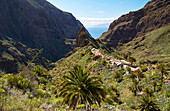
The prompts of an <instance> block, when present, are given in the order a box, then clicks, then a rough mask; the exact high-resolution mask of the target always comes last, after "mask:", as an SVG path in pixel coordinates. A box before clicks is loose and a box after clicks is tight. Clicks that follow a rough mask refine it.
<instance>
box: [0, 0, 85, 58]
mask: <svg viewBox="0 0 170 111" xmlns="http://www.w3.org/2000/svg"><path fill="white" fill-rule="evenodd" d="M82 26H83V25H82V24H81V23H80V21H78V20H76V18H75V17H74V16H73V15H72V14H71V13H68V12H64V11H61V10H60V9H58V8H56V7H55V6H53V5H52V4H50V3H49V2H47V1H46V0H10V1H9V0H1V1H0V33H1V34H3V35H6V36H8V37H12V38H13V39H14V40H15V41H20V42H21V43H23V44H25V45H27V46H28V47H31V48H39V49H41V48H43V49H44V51H43V56H45V57H46V58H47V59H50V60H52V61H56V60H58V59H60V58H62V57H63V56H64V54H66V53H68V52H69V51H70V50H72V48H70V46H69V45H66V44H65V42H64V41H65V40H66V39H75V38H76V36H77V34H78V31H79V29H80V28H81V27H82Z"/></svg>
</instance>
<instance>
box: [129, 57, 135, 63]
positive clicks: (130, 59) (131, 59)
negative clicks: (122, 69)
mask: <svg viewBox="0 0 170 111" xmlns="http://www.w3.org/2000/svg"><path fill="white" fill-rule="evenodd" d="M128 60H129V61H130V62H131V63H132V64H133V62H136V59H135V58H134V57H131V56H129V57H128Z"/></svg>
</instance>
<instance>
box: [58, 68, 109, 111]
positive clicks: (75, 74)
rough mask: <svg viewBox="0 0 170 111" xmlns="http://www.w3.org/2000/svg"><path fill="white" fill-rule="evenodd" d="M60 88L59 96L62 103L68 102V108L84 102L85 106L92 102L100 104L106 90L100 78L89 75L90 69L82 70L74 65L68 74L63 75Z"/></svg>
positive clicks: (74, 107) (89, 105)
mask: <svg viewBox="0 0 170 111" xmlns="http://www.w3.org/2000/svg"><path fill="white" fill-rule="evenodd" d="M63 80H64V81H63V83H62V84H61V88H60V96H63V98H64V99H63V104H68V105H69V108H70V109H76V106H77V105H79V104H85V106H86V108H87V107H90V108H91V105H92V104H98V105H100V103H101V101H102V100H103V99H104V98H105V95H106V92H105V90H104V86H103V83H102V81H101V80H99V79H98V78H97V77H92V76H90V71H89V70H87V71H84V70H83V68H82V67H81V66H78V65H76V66H74V68H73V70H72V71H69V74H68V75H65V76H63Z"/></svg>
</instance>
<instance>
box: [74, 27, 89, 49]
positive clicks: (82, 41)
mask: <svg viewBox="0 0 170 111" xmlns="http://www.w3.org/2000/svg"><path fill="white" fill-rule="evenodd" d="M89 37H90V34H89V33H88V32H87V31H86V29H85V28H84V27H82V28H81V29H80V31H79V33H78V35H77V37H76V47H84V46H86V45H87V44H88V43H89V40H88V38H89Z"/></svg>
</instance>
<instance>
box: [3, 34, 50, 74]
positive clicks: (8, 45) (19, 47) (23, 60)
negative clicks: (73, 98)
mask: <svg viewBox="0 0 170 111" xmlns="http://www.w3.org/2000/svg"><path fill="white" fill-rule="evenodd" d="M38 52H39V50H38V49H31V48H28V47H27V46H26V45H24V44H22V43H21V42H16V41H14V40H13V39H12V38H10V37H7V36H4V35H1V34H0V72H1V71H3V72H6V73H17V72H18V71H20V70H23V68H24V67H25V66H26V65H27V62H28V61H31V60H32V59H33V58H34V57H35V55H36V54H37V53H38ZM33 62H34V63H35V65H42V66H44V67H45V68H47V69H48V68H50V62H49V61H48V60H46V59H45V58H44V57H42V55H41V54H39V55H38V56H37V57H36V58H35V59H34V61H33Z"/></svg>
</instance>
